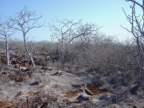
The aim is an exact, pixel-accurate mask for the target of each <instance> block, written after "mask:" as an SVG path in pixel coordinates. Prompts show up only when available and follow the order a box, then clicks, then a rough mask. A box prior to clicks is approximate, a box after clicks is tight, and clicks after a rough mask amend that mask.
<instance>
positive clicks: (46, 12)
mask: <svg viewBox="0 0 144 108" xmlns="http://www.w3.org/2000/svg"><path fill="white" fill-rule="evenodd" d="M129 5H130V3H127V2H126V1H125V0H0V14H1V15H2V16H14V15H15V14H16V13H17V12H19V11H20V10H22V9H23V8H24V6H26V7H27V9H28V10H29V11H36V12H37V14H38V15H42V16H43V17H42V19H41V22H43V21H46V22H47V23H51V22H52V20H53V21H54V20H55V19H56V18H60V19H61V18H67V19H74V20H76V21H77V20H79V19H83V21H85V22H93V23H95V24H97V25H98V26H103V27H102V28H101V29H100V32H102V33H104V34H106V35H110V36H115V37H116V38H118V39H120V41H121V40H122V41H123V40H126V39H128V38H129V36H128V33H127V32H126V31H125V30H124V29H123V28H121V26H120V25H124V26H126V27H128V23H127V21H126V19H125V15H124V13H123V12H122V7H123V8H124V9H125V10H126V11H127V12H129ZM19 35H20V34H19ZM28 35H29V36H31V39H33V40H50V31H49V28H45V27H43V28H40V29H35V30H32V31H31V32H30V33H29V34H28Z"/></svg>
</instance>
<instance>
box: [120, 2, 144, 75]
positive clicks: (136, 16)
mask: <svg viewBox="0 0 144 108" xmlns="http://www.w3.org/2000/svg"><path fill="white" fill-rule="evenodd" d="M126 1H127V2H131V6H130V9H131V13H130V14H129V15H128V14H127V13H126V12H125V10H124V9H123V12H124V14H125V16H126V18H127V21H128V22H129V23H130V25H131V28H130V29H127V28H125V27H123V28H125V29H126V30H127V31H128V32H130V33H131V34H132V35H133V37H134V39H135V43H136V45H137V57H136V60H137V64H138V66H139V68H140V70H141V71H144V0H141V3H140V2H137V1H136V0H126ZM139 76H140V73H139Z"/></svg>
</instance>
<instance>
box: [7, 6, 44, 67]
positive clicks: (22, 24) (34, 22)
mask: <svg viewBox="0 0 144 108" xmlns="http://www.w3.org/2000/svg"><path fill="white" fill-rule="evenodd" d="M40 18H41V16H36V12H31V11H28V10H27V8H26V7H25V8H24V9H23V10H21V11H20V12H19V13H17V16H16V17H13V18H10V21H12V22H13V23H14V27H13V28H14V29H15V30H17V31H19V32H21V33H22V36H23V40H24V47H25V51H26V54H27V55H28V57H29V58H30V60H31V62H32V65H33V67H34V68H35V63H34V60H33V56H32V52H31V51H30V49H29V48H28V44H27V34H28V33H29V31H30V30H32V29H34V28H39V27H42V25H39V24H38V20H39V19H40Z"/></svg>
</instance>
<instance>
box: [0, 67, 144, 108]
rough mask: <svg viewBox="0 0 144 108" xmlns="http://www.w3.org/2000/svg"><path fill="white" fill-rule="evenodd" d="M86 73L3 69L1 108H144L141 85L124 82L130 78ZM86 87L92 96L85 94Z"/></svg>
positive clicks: (108, 73)
mask: <svg viewBox="0 0 144 108" xmlns="http://www.w3.org/2000/svg"><path fill="white" fill-rule="evenodd" d="M87 71H88V70H79V71H75V72H66V71H61V70H58V69H57V68H55V67H49V66H45V67H44V66H43V67H42V66H38V67H37V68H35V69H16V68H8V67H7V66H5V65H1V69H0V108H144V87H143V86H142V84H141V85H136V84H135V83H134V82H128V80H127V79H124V78H129V77H126V76H124V75H123V74H121V73H118V74H116V75H111V74H110V72H107V73H105V74H103V75H101V74H99V73H96V72H87ZM125 81H126V82H125ZM84 84H87V89H88V90H90V91H91V93H92V94H87V93H85V92H84V91H85V90H83V88H84V87H83V85H84ZM137 86H138V87H137ZM134 88H136V89H137V90H136V91H135V90H134Z"/></svg>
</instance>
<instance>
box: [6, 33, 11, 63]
mask: <svg viewBox="0 0 144 108" xmlns="http://www.w3.org/2000/svg"><path fill="white" fill-rule="evenodd" d="M5 41H6V62H7V65H8V66H9V65H10V61H9V43H8V37H7V36H5Z"/></svg>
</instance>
